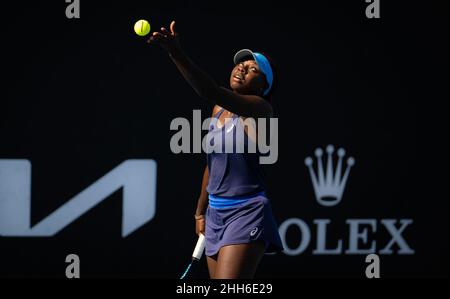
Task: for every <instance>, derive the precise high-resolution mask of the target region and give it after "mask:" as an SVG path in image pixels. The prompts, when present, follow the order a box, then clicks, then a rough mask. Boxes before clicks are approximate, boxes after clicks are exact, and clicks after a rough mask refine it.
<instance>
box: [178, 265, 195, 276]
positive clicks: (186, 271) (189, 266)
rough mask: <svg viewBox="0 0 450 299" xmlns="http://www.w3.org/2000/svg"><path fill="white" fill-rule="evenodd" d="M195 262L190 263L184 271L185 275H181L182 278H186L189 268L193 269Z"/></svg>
mask: <svg viewBox="0 0 450 299" xmlns="http://www.w3.org/2000/svg"><path fill="white" fill-rule="evenodd" d="M193 263H194V261H192V262H190V264H189V265H188V266H187V268H186V270H185V271H184V273H183V275H181V277H180V279H184V278H185V277H186V275H187V274H188V273H189V270H190V269H191V267H192V264H193Z"/></svg>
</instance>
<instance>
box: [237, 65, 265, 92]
mask: <svg viewBox="0 0 450 299" xmlns="http://www.w3.org/2000/svg"><path fill="white" fill-rule="evenodd" d="M265 86H266V76H265V75H264V74H263V73H262V72H261V70H260V69H259V67H258V65H257V64H256V61H254V60H246V61H243V62H240V63H239V64H237V65H236V66H235V67H234V69H233V71H232V72H231V77H230V87H231V89H232V90H233V91H235V92H237V93H240V94H247V95H249V94H252V95H260V96H262V95H263V93H264V89H265Z"/></svg>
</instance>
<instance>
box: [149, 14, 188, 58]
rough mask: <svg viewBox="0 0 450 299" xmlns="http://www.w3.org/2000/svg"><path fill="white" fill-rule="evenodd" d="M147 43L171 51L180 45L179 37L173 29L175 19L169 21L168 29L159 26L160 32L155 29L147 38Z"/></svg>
mask: <svg viewBox="0 0 450 299" xmlns="http://www.w3.org/2000/svg"><path fill="white" fill-rule="evenodd" d="M147 43H149V44H157V45H160V46H161V47H162V48H163V49H165V50H166V51H169V52H170V51H172V50H174V49H176V48H178V47H179V46H180V42H179V37H178V34H177V32H176V31H175V21H172V23H170V31H169V30H167V29H166V28H164V27H161V32H158V31H155V32H153V34H152V36H151V37H150V38H149V39H148V40H147Z"/></svg>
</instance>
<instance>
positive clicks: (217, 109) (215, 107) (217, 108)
mask: <svg viewBox="0 0 450 299" xmlns="http://www.w3.org/2000/svg"><path fill="white" fill-rule="evenodd" d="M221 109H222V107H220V106H219V105H215V106H214V108H213V111H212V116H214V115H216V114H217V113H219V111H220V110H221Z"/></svg>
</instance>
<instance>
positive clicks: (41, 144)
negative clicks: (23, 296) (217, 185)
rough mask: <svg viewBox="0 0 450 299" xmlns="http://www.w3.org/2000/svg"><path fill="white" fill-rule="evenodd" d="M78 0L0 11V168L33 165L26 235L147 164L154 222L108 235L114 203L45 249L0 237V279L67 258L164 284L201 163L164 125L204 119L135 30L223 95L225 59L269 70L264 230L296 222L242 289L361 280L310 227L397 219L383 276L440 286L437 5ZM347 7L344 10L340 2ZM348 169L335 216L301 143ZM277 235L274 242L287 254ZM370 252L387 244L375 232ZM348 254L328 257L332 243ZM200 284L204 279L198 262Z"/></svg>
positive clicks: (442, 17)
mask: <svg viewBox="0 0 450 299" xmlns="http://www.w3.org/2000/svg"><path fill="white" fill-rule="evenodd" d="M93 2H94V1H86V0H84V1H83V0H81V18H80V19H71V20H69V19H67V18H66V16H65V8H66V5H67V4H66V3H65V2H64V1H62V0H61V1H58V2H57V1H33V2H30V3H26V4H25V3H23V2H17V1H15V2H8V6H7V7H5V8H4V9H2V12H1V19H2V22H4V24H3V25H2V29H1V30H2V42H1V44H2V52H3V54H2V56H3V62H2V73H3V76H2V80H1V81H2V85H4V87H3V88H2V91H1V92H2V96H1V105H0V115H1V117H0V136H1V138H0V158H1V159H11V158H15V159H29V160H30V161H31V163H32V215H31V217H32V224H36V223H37V222H39V221H40V220H41V219H43V218H45V217H46V216H47V215H48V214H49V213H50V212H52V211H53V210H55V209H56V208H57V207H59V206H60V205H61V204H63V203H64V202H66V201H67V200H68V199H70V198H72V197H73V196H75V195H76V194H78V193H79V192H80V191H81V190H83V189H84V188H86V187H87V186H89V185H90V184H91V183H92V182H94V181H95V180H97V179H98V178H99V177H101V176H102V175H104V174H105V173H107V172H108V171H109V170H111V169H112V168H114V167H115V166H117V165H118V164H119V163H121V162H122V161H124V160H126V159H154V160H156V162H157V163H158V179H157V180H158V182H157V203H156V208H157V209H156V215H155V217H154V218H153V220H152V221H150V222H149V223H147V224H146V225H145V226H143V227H142V228H140V229H139V230H137V231H136V232H135V233H133V234H132V235H130V236H129V237H127V238H124V239H123V238H121V236H120V229H121V221H120V219H121V213H122V212H121V204H122V201H121V199H122V194H121V191H120V190H119V191H118V192H115V193H114V194H113V195H112V196H111V197H110V198H108V200H105V201H103V202H102V203H101V204H100V205H99V206H97V207H96V208H95V209H92V210H91V211H89V212H88V213H86V214H85V215H84V216H82V217H81V218H79V219H78V220H76V221H75V222H74V223H73V224H71V225H70V226H68V227H67V228H65V229H64V230H63V231H62V232H60V233H59V234H58V235H56V236H55V237H52V238H6V237H0V253H1V254H0V276H2V277H64V273H65V267H66V265H67V264H66V263H65V257H66V255H67V254H69V253H77V254H78V255H79V256H80V259H81V272H82V277H155V278H156V277H163V278H177V277H178V276H179V274H181V272H182V271H183V270H184V267H185V266H186V262H188V258H189V255H190V254H191V252H192V248H193V246H194V243H195V238H196V237H195V234H194V221H193V217H192V215H193V213H194V211H195V205H196V199H197V196H198V194H199V190H200V183H201V175H202V170H203V168H204V166H205V161H206V160H205V155H204V154H190V155H187V154H184V155H175V154H173V153H172V152H171V151H170V147H169V141H170V138H171V137H172V135H173V134H174V132H172V131H170V129H169V124H170V122H171V120H172V119H174V118H176V117H186V118H188V119H191V118H192V110H193V109H201V110H202V116H203V117H204V118H206V117H208V116H209V115H210V113H211V108H212V105H211V104H209V103H206V102H204V101H202V100H201V99H200V98H199V97H198V96H197V95H196V94H195V92H194V91H193V90H192V89H191V88H190V87H189V85H188V84H187V83H186V82H185V81H184V79H183V78H182V77H181V75H180V74H179V73H178V72H177V70H176V68H175V67H174V65H173V64H172V63H171V61H170V59H169V58H168V56H167V54H166V53H164V51H163V50H162V49H160V48H158V47H152V46H149V45H147V44H146V43H145V39H144V38H140V37H138V36H137V35H136V34H135V33H134V32H133V24H134V22H135V21H136V20H138V19H141V18H145V19H148V20H149V21H150V23H151V25H152V31H153V30H157V29H158V28H159V27H161V26H168V24H169V23H170V21H171V20H172V19H175V20H176V21H177V28H178V31H179V33H180V35H181V41H182V45H183V48H184V49H185V50H186V52H187V53H188V54H189V55H190V56H191V58H192V59H193V60H194V61H196V62H197V63H198V65H199V66H201V67H202V68H203V69H204V70H205V71H207V72H208V73H209V74H210V75H211V76H212V77H213V78H214V79H215V80H216V81H217V82H218V83H219V84H221V85H224V86H227V82H228V78H229V73H230V71H231V69H232V67H233V65H232V57H233V55H234V53H235V52H236V51H237V50H239V49H241V48H250V49H254V50H262V51H264V52H267V53H268V54H270V56H271V57H272V58H273V59H274V60H275V61H276V63H277V65H278V67H279V73H280V76H279V86H278V91H277V93H276V96H275V99H274V110H275V113H276V116H277V117H278V118H279V160H278V162H277V163H276V164H275V165H272V166H269V167H267V170H268V178H269V180H268V185H269V189H268V193H269V195H270V198H271V200H272V206H273V210H274V214H275V216H276V218H277V220H278V222H279V223H281V222H282V221H284V220H286V219H287V218H291V217H296V218H301V219H303V220H305V221H306V222H307V223H309V224H311V226H310V228H311V230H312V232H313V239H312V240H311V244H310V246H309V248H308V250H307V251H306V252H305V253H303V254H302V255H299V256H295V257H290V256H286V255H283V254H281V255H277V256H268V257H267V258H265V259H264V260H263V262H262V264H261V266H260V268H259V271H258V274H257V277H258V278H269V277H270V278H283V277H363V275H364V269H365V266H366V264H365V262H364V256H362V255H356V256H345V255H338V256H316V255H312V254H311V253H312V249H313V247H314V244H315V241H316V240H315V238H314V231H315V228H314V227H313V226H312V221H313V220H314V219H317V218H329V219H331V220H332V225H330V227H329V230H330V232H329V237H328V238H329V239H328V242H329V243H330V244H331V245H330V246H333V245H334V244H335V242H336V240H337V239H338V238H342V239H343V240H344V244H347V242H348V235H347V231H348V227H347V225H346V224H345V220H346V219H348V218H374V219H377V220H379V219H383V218H393V219H400V218H411V219H413V220H414V223H413V224H412V225H411V226H409V227H408V228H407V229H406V230H405V232H404V237H405V239H406V240H407V241H408V244H409V245H410V246H411V247H412V248H413V249H414V250H415V254H414V255H406V256H402V255H397V254H394V255H392V256H382V257H381V258H382V275H384V277H405V276H406V277H435V276H448V199H449V197H448V2H447V1H433V2H432V1H415V2H411V1H407V2H406V1H403V2H400V1H395V3H391V2H394V1H382V2H381V5H382V9H381V19H379V20H375V19H370V20H369V19H367V18H366V17H365V8H366V5H367V4H366V3H365V1H363V0H354V1H312V0H311V1H301V2H298V3H295V4H294V3H293V2H289V3H287V2H285V3H283V2H281V1H271V2H259V1H246V2H245V3H239V2H231V1H230V2H225V1H223V2H218V1H195V2H194V1H175V2H170V3H159V2H153V1H122V2H120V3H116V2H114V3H110V2H107V1H103V2H98V1H96V2H95V4H94V3H93ZM344 2H345V3H344ZM328 144H333V145H335V146H337V147H344V148H345V149H346V151H347V153H348V155H351V156H353V157H355V159H356V165H355V166H354V167H353V169H352V171H351V173H350V177H349V181H348V184H347V187H346V190H345V193H344V199H343V201H342V203H340V204H339V205H338V206H336V207H332V208H326V207H322V206H320V205H319V204H318V203H317V202H316V201H315V199H314V192H313V188H312V184H311V180H310V178H309V175H308V172H307V168H306V167H305V165H304V159H305V157H307V156H310V155H313V152H314V150H315V149H316V148H317V147H322V148H324V147H325V146H326V145H328ZM298 234H299V232H298V231H297V232H296V231H289V238H288V241H289V244H290V245H291V246H293V247H295V246H296V242H298ZM374 236H375V237H376V239H377V242H379V244H380V245H379V246H380V247H384V245H385V244H386V242H387V241H388V240H389V235H388V234H386V232H383V230H382V227H381V226H379V231H378V232H377V233H375V234H374ZM345 247H346V245H344V248H345ZM197 275H198V276H199V277H206V267H205V265H204V264H202V265H201V267H200V269H199V271H198V272H197Z"/></svg>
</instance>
